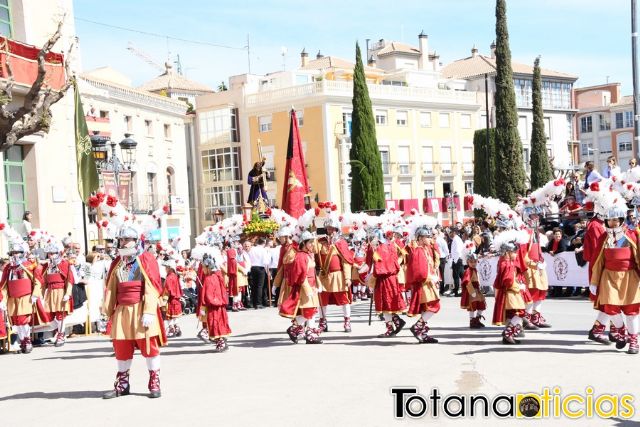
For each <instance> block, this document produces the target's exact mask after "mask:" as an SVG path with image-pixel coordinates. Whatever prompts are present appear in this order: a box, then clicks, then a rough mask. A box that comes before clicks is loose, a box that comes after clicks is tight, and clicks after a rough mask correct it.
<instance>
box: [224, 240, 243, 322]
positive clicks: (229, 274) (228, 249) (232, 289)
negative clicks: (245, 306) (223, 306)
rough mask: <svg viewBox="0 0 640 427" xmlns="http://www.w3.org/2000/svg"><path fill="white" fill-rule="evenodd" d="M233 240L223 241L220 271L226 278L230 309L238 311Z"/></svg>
mask: <svg viewBox="0 0 640 427" xmlns="http://www.w3.org/2000/svg"><path fill="white" fill-rule="evenodd" d="M235 246H236V244H235V240H229V239H228V240H226V241H225V243H224V252H223V258H224V263H223V265H222V272H223V273H224V275H225V277H226V278H227V288H228V289H229V295H231V300H232V303H231V311H233V312H237V311H240V299H241V296H240V287H239V286H238V251H237V250H236V248H235Z"/></svg>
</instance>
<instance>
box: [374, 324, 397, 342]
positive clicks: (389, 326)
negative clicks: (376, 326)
mask: <svg viewBox="0 0 640 427" xmlns="http://www.w3.org/2000/svg"><path fill="white" fill-rule="evenodd" d="M384 324H385V326H386V327H387V330H386V331H385V332H384V333H383V334H380V335H378V338H391V337H393V336H395V334H394V333H393V322H392V321H389V322H384Z"/></svg>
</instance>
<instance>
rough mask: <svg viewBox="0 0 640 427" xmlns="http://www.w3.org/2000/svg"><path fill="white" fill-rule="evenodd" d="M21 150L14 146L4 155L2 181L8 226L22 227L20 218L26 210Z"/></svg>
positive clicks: (18, 146) (25, 188)
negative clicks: (3, 182)
mask: <svg viewBox="0 0 640 427" xmlns="http://www.w3.org/2000/svg"><path fill="white" fill-rule="evenodd" d="M22 150H23V148H22V146H20V145H14V146H12V147H11V148H9V149H8V150H7V152H6V153H5V155H4V181H5V191H6V192H7V213H8V221H9V224H10V225H12V226H13V227H18V226H20V225H22V216H23V215H24V212H25V211H26V210H27V202H26V199H27V197H26V190H27V187H26V185H25V174H24V172H25V170H24V160H23V159H24V156H23V151H22Z"/></svg>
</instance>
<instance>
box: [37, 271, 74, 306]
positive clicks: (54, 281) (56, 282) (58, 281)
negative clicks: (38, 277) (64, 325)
mask: <svg viewBox="0 0 640 427" xmlns="http://www.w3.org/2000/svg"><path fill="white" fill-rule="evenodd" d="M41 268H42V276H43V279H44V286H45V289H46V290H47V291H48V293H52V291H56V290H57V289H62V290H63V291H62V295H64V294H65V293H66V289H67V286H73V285H74V284H75V283H74V282H75V280H74V275H73V272H72V271H69V269H70V268H72V267H71V264H69V261H67V260H66V259H63V260H60V263H59V264H58V271H59V272H60V273H59V274H55V273H54V274H49V273H48V271H49V262H47V263H45V264H43V265H42V266H41ZM47 297H48V296H47V295H46V294H45V299H51V298H50V297H49V298H47ZM56 302H57V304H56V305H60V306H61V305H63V304H61V303H60V302H59V301H56ZM45 306H46V305H45ZM48 308H49V309H51V308H52V307H48ZM65 311H66V312H67V313H71V312H73V294H71V295H70V297H69V302H68V303H67V304H66V310H65ZM57 312H59V311H58V310H55V309H54V310H51V311H50V313H49V316H50V317H52V316H53V314H54V313H57Z"/></svg>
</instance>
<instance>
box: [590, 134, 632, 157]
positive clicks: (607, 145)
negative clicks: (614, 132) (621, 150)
mask: <svg viewBox="0 0 640 427" xmlns="http://www.w3.org/2000/svg"><path fill="white" fill-rule="evenodd" d="M619 140H620V137H618V141H619ZM629 140H631V139H629ZM598 150H599V151H600V155H601V157H604V156H605V155H606V154H610V153H611V152H612V150H613V148H612V147H611V135H607V136H605V137H602V138H598Z"/></svg>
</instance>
